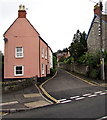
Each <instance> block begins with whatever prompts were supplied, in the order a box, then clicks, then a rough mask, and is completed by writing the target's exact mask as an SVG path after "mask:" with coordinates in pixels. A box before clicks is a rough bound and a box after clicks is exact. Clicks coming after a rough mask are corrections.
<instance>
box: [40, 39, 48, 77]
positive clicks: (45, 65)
mask: <svg viewBox="0 0 107 120" xmlns="http://www.w3.org/2000/svg"><path fill="white" fill-rule="evenodd" d="M42 49H44V57H42ZM46 51H47V52H48V46H47V44H46V43H45V42H43V41H42V40H40V67H41V73H40V74H41V76H40V77H46V74H47V69H48V67H47V64H48V63H47V61H48V57H47V59H46V58H45V55H46ZM42 64H44V74H42ZM46 67H47V68H46Z"/></svg>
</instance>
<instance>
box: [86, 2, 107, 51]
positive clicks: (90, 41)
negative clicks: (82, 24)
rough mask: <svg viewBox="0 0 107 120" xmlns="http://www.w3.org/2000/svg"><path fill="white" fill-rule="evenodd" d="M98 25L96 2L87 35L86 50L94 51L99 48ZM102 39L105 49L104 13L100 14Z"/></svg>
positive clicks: (98, 11) (106, 44)
mask: <svg viewBox="0 0 107 120" xmlns="http://www.w3.org/2000/svg"><path fill="white" fill-rule="evenodd" d="M99 25H100V6H99V4H96V5H95V6H94V18H93V20H92V23H91V26H90V28H89V32H88V36H87V47H88V52H96V51H99V50H100V36H99V34H100V33H99ZM102 41H103V48H104V50H107V15H106V14H102Z"/></svg>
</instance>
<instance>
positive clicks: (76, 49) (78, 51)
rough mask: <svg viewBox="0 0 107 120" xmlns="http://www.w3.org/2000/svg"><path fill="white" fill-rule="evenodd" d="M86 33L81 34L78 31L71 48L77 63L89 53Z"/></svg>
mask: <svg viewBox="0 0 107 120" xmlns="http://www.w3.org/2000/svg"><path fill="white" fill-rule="evenodd" d="M85 38H86V33H85V32H83V33H81V32H80V31H79V30H77V32H76V34H74V37H73V42H72V43H71V45H70V47H69V51H70V54H71V56H72V57H73V58H74V61H77V60H78V59H79V58H80V57H81V56H82V55H83V54H85V52H87V41H86V39H85Z"/></svg>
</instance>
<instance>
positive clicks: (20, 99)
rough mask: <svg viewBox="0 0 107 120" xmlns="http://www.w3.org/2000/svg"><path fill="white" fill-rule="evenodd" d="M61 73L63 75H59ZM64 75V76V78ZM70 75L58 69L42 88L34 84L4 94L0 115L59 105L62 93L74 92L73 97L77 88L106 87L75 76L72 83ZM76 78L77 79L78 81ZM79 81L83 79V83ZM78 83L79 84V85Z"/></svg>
mask: <svg viewBox="0 0 107 120" xmlns="http://www.w3.org/2000/svg"><path fill="white" fill-rule="evenodd" d="M59 71H60V73H61V74H60V73H59ZM62 74H63V75H64V76H62ZM68 74H71V73H67V74H65V72H64V71H63V70H61V69H58V73H56V74H55V75H54V76H53V77H52V78H51V79H52V80H51V79H50V80H47V81H45V82H44V83H43V84H41V85H40V88H38V87H37V85H36V84H34V85H32V86H31V87H27V88H25V89H22V90H19V91H14V92H11V93H7V94H3V95H2V103H0V114H1V115H6V114H7V113H11V112H20V111H27V110H31V109H34V108H39V107H43V106H48V105H52V104H53V103H59V101H58V99H61V98H60V95H61V97H63V96H62V93H63V94H64V93H65V92H64V91H67V90H68V91H70V90H72V92H70V94H71V93H72V95H73V93H75V91H73V89H75V90H76V91H78V89H77V88H80V89H82V88H83V87H86V88H87V87H90V85H93V87H95V86H100V87H106V85H105V84H104V83H100V84H99V83H93V82H90V81H87V80H84V79H82V78H80V77H79V78H78V77H77V76H75V75H74V76H73V79H74V81H73V80H72V82H71V80H70V81H69V79H71V75H70V76H69V75H68ZM75 77H77V79H76V78H75ZM67 79H68V81H67ZM79 79H81V81H80V80H79ZM65 80H66V81H65ZM48 81H49V82H48ZM77 83H79V84H78V85H77ZM47 86H48V87H47ZM71 86H72V87H71ZM98 88H99V87H98ZM86 90H87V89H86ZM86 90H85V91H86ZM96 90H97V88H96ZM82 91H83V90H82ZM57 93H58V95H57ZM65 95H66V93H65ZM49 100H50V101H49ZM52 101H53V102H52Z"/></svg>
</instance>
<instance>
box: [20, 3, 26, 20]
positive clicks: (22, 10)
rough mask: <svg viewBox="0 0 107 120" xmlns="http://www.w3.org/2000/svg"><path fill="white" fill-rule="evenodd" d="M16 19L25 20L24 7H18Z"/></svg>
mask: <svg viewBox="0 0 107 120" xmlns="http://www.w3.org/2000/svg"><path fill="white" fill-rule="evenodd" d="M18 18H26V10H25V6H24V5H20V6H19V10H18Z"/></svg>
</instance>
